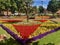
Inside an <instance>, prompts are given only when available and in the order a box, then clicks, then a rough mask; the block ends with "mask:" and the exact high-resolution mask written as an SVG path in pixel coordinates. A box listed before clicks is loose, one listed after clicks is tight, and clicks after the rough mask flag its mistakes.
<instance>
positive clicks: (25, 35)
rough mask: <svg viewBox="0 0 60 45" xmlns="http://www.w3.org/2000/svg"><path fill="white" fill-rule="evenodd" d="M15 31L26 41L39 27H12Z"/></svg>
mask: <svg viewBox="0 0 60 45" xmlns="http://www.w3.org/2000/svg"><path fill="white" fill-rule="evenodd" d="M13 26H14V27H15V29H16V30H17V31H18V32H20V35H21V36H22V38H23V39H26V38H28V37H29V35H31V34H32V33H33V32H34V31H35V30H36V29H37V28H38V27H39V26H40V25H31V26H28V25H13Z"/></svg>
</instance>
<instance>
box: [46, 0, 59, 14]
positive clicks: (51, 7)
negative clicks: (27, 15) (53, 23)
mask: <svg viewBox="0 0 60 45" xmlns="http://www.w3.org/2000/svg"><path fill="white" fill-rule="evenodd" d="M59 8H60V1H56V0H51V1H49V4H48V7H47V10H48V11H51V12H52V13H53V14H54V13H55V12H56V11H57V10H58V9H59Z"/></svg>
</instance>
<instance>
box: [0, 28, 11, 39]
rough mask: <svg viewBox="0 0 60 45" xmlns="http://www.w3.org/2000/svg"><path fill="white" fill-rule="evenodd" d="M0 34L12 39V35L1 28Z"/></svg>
mask: <svg viewBox="0 0 60 45" xmlns="http://www.w3.org/2000/svg"><path fill="white" fill-rule="evenodd" d="M0 34H5V35H6V36H7V38H9V37H10V35H9V34H8V33H7V32H6V31H4V30H3V29H2V28H1V27H0Z"/></svg>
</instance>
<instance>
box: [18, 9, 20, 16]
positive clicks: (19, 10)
mask: <svg viewBox="0 0 60 45" xmlns="http://www.w3.org/2000/svg"><path fill="white" fill-rule="evenodd" d="M18 15H19V16H20V8H19V12H18Z"/></svg>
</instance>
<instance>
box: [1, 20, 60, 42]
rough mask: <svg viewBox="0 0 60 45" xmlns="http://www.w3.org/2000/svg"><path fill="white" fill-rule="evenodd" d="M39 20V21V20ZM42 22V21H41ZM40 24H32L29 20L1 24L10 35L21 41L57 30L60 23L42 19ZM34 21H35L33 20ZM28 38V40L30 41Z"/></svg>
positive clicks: (37, 37) (41, 36)
mask: <svg viewBox="0 0 60 45" xmlns="http://www.w3.org/2000/svg"><path fill="white" fill-rule="evenodd" d="M40 22H41V21H40ZM42 22H43V23H42ZM42 22H41V23H40V24H37V23H36V24H32V23H31V22H29V23H27V24H26V22H25V24H24V25H22V24H21V23H20V24H17V23H16V24H7V23H6V24H3V26H2V28H4V29H5V30H6V31H7V32H8V33H9V34H10V35H12V36H13V37H14V38H15V39H18V41H19V40H20V41H21V40H23V39H24V40H23V42H24V41H25V42H26V40H29V39H31V40H32V39H33V40H36V39H39V38H40V39H41V38H43V37H44V36H46V35H47V34H50V33H53V32H56V31H58V29H60V28H58V27H60V24H56V23H54V22H52V21H50V20H44V21H42ZM34 23H35V22H34ZM15 34H16V35H15ZM31 40H30V41H31Z"/></svg>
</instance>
